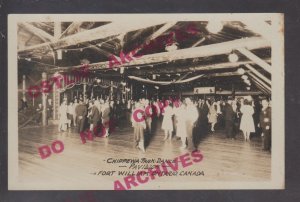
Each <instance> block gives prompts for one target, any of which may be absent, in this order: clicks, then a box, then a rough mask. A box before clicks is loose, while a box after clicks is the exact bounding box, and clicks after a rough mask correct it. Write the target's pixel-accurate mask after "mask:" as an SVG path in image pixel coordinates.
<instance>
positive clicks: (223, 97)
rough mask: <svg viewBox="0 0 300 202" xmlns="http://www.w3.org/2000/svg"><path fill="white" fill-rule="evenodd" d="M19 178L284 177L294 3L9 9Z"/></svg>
mask: <svg viewBox="0 0 300 202" xmlns="http://www.w3.org/2000/svg"><path fill="white" fill-rule="evenodd" d="M8 120H9V121H8V122H9V124H8V188H9V190H213V189H222V190H227V189H228V190H230V189H284V188H285V183H284V176H285V170H284V162H285V158H284V157H285V153H284V138H285V134H284V15H283V14H280V13H244V14H230V13H222V14H221V13H219V14H216V13H207V14H196V13H195V14H182V13H181V14H55V15H54V14H10V15H8Z"/></svg>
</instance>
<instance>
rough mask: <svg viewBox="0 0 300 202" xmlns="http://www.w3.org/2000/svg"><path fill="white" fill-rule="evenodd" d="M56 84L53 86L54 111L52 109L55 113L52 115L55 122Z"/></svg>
mask: <svg viewBox="0 0 300 202" xmlns="http://www.w3.org/2000/svg"><path fill="white" fill-rule="evenodd" d="M56 90H57V89H56V84H55V83H53V86H52V95H53V100H52V104H53V109H52V111H53V113H52V115H53V120H55V119H56V99H57V97H56V93H57V92H56Z"/></svg>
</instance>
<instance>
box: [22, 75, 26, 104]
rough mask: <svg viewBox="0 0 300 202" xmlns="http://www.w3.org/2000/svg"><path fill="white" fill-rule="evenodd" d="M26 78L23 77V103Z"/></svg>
mask: <svg viewBox="0 0 300 202" xmlns="http://www.w3.org/2000/svg"><path fill="white" fill-rule="evenodd" d="M25 79H26V76H25V75H23V91H22V93H23V100H24V101H25V100H26V97H25V94H26V80H25Z"/></svg>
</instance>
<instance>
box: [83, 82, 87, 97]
mask: <svg viewBox="0 0 300 202" xmlns="http://www.w3.org/2000/svg"><path fill="white" fill-rule="evenodd" d="M83 101H84V102H85V101H86V78H84V79H83Z"/></svg>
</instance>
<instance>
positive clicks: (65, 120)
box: [58, 100, 69, 132]
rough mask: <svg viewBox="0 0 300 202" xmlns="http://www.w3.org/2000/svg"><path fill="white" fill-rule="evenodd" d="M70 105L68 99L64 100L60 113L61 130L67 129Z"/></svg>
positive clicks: (59, 127) (59, 129) (59, 126)
mask: <svg viewBox="0 0 300 202" xmlns="http://www.w3.org/2000/svg"><path fill="white" fill-rule="evenodd" d="M67 111H68V106H67V101H66V100H64V101H63V103H62V104H61V105H60V107H59V110H58V114H59V125H58V131H59V132H61V131H62V130H63V131H66V130H67V124H68V122H69V121H68V116H67Z"/></svg>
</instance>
